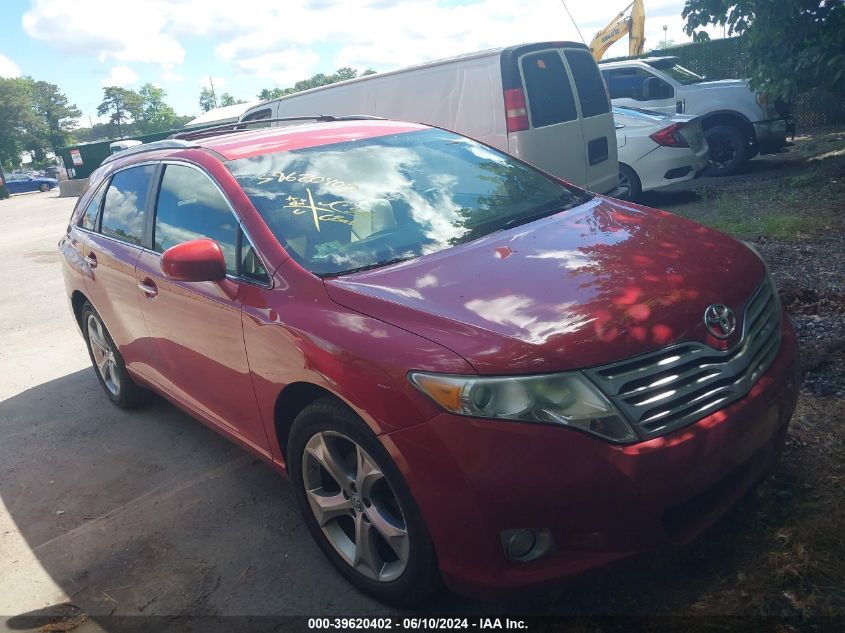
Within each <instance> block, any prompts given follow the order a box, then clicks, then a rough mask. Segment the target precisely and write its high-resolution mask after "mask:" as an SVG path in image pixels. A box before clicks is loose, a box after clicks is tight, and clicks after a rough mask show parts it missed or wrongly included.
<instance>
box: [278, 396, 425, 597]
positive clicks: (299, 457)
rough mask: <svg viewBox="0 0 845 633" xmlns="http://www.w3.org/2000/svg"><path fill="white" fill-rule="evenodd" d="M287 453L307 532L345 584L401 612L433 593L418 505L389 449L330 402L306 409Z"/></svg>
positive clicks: (297, 421)
mask: <svg viewBox="0 0 845 633" xmlns="http://www.w3.org/2000/svg"><path fill="white" fill-rule="evenodd" d="M286 453H287V456H288V473H289V474H290V478H291V481H292V482H293V486H294V491H295V494H296V499H297V502H298V504H299V507H300V510H301V511H302V515H303V517H304V519H305V523H306V525H307V526H308V530H309V531H310V532H311V535H312V536H313V537H314V540H315V541H317V544H318V545H319V547H320V549H321V550H322V551H323V554H325V556H326V557H327V558H328V559H329V561H330V562H331V563H332V565H334V566H335V568H336V569H337V570H338V571H339V572H340V573H341V574H342V575H343V576H344V577H345V578H346V579H347V580H348V581H349V582H351V583H352V584H353V585H355V586H356V587H357V588H358V589H360V590H361V591H363V592H364V593H367V594H369V595H371V596H373V597H374V598H376V599H378V600H381V601H384V602H388V603H391V604H396V605H402V606H410V605H413V604H419V603H421V602H423V601H425V600H427V599H428V598H430V597H431V596H432V595H433V594H434V593H435V592H436V591H437V590H438V589H439V587H440V576H439V573H438V569H437V558H436V556H435V552H434V546H433V545H432V543H431V538H430V537H429V535H428V530H427V529H426V527H425V524H424V523H423V520H422V517H421V515H420V512H419V510H418V508H417V506H416V503H415V502H414V500H413V497H412V496H411V493H410V491H409V490H408V487H407V485H406V484H405V481H404V479H403V478H402V476H401V474H400V473H399V469H398V468H397V467H396V466H395V464H394V463H393V460H392V459H391V458H390V455H389V454H388V452H387V450H386V449H385V448H384V446H382V444H381V442H379V440H378V439H377V438H376V437H375V436H374V435H373V434H372V432H371V431H370V429H369V428H368V427H367V425H366V424H365V423H364V422H363V420H361V419H360V418H359V417H358V416H357V415H356V414H355V413H354V412H353V411H351V410H350V409H349V408H347V407H346V406H345V405H344V404H343V403H341V402H339V401H338V400H336V399H335V398H332V397H325V398H321V399H320V400H317V401H316V402H314V403H312V404H310V405H309V406H307V407H306V408H305V409H303V410H302V412H301V413H300V414H299V415H298V416H297V417H296V419H295V420H294V422H293V426H292V427H291V431H290V439H289V441H288V445H287V451H286ZM319 499H326V500H331V501H330V502H329V503H325V504H322V505H321V504H320V502H319ZM318 515H319V517H320V518H318ZM385 535H387V536H385ZM388 539H389V540H388ZM363 543H367V544H368V546H367V547H365V548H364V547H361V544H363Z"/></svg>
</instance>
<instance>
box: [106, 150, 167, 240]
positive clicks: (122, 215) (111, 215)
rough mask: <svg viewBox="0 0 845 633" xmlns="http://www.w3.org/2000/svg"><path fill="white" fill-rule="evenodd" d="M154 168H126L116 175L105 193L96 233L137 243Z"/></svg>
mask: <svg viewBox="0 0 845 633" xmlns="http://www.w3.org/2000/svg"><path fill="white" fill-rule="evenodd" d="M155 169H156V168H155V165H143V166H140V167H130V168H128V169H124V170H122V171H119V172H117V173H116V174H115V175H114V176H113V177H112V180H111V184H109V188H108V190H107V191H106V200H105V203H104V204H103V221H102V228H101V229H100V232H101V233H102V234H103V235H107V236H109V237H114V238H117V239H119V240H123V241H125V242H130V243H132V244H139V245H140V244H141V242H142V239H143V234H144V208H145V207H146V202H147V192H148V191H149V188H150V182H151V181H152V179H153V175H154V174H155Z"/></svg>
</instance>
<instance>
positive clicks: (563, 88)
mask: <svg viewBox="0 0 845 633" xmlns="http://www.w3.org/2000/svg"><path fill="white" fill-rule="evenodd" d="M521 63H522V75H523V77H524V78H525V89H526V91H527V92H528V105H529V107H530V108H531V125H533V126H534V127H544V126H546V125H553V124H555V123H562V122H564V121H574V120H575V119H577V118H578V114H577V112H576V111H575V99H574V97H573V96H572V88H571V86H570V84H569V76H568V75H567V74H566V69H565V68H564V67H563V60H562V59H561V58H560V54H559V53H558V52H557V51H543V52H542V53H532V54H531V55H526V56H525V57H523V58H522V62H521Z"/></svg>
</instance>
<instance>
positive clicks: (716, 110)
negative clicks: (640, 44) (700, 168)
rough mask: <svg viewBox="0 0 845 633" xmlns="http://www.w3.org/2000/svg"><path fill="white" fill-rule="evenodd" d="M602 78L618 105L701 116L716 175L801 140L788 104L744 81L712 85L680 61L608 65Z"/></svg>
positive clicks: (631, 61) (603, 66) (651, 59)
mask: <svg viewBox="0 0 845 633" xmlns="http://www.w3.org/2000/svg"><path fill="white" fill-rule="evenodd" d="M600 68H601V74H602V76H603V77H604V81H605V83H606V84H607V91H608V93H609V94H610V100H611V103H613V105H615V106H626V107H632V108H648V109H649V110H658V111H660V112H663V113H665V114H670V115H671V114H675V113H680V114H691V115H693V116H697V117H700V120H701V126H702V127H703V128H704V134H705V136H706V137H707V142H708V143H709V144H710V148H711V151H710V169H709V174H708V175H712V176H728V175H730V174H735V173H736V172H737V171H739V170H740V169H742V166H743V165H744V164H745V162H746V161H748V160H749V159H751V158H753V157H754V156H755V155H757V154H758V153H759V154H771V153H775V152H778V151H780V149H781V148H782V147H783V146H785V145H786V144H787V143H786V137H787V135H788V134H790V133H791V134H792V136H795V122H794V121H793V120H792V117H791V115H790V113H789V107H788V106H787V104H785V103H783V102H781V101H776V100H773V99H769V98H768V97H767V96H766V95H764V94H758V93H756V92H754V91H753V90H751V88H750V87H749V84H748V81H747V80H744V79H722V80H719V81H708V80H707V79H705V78H704V77H702V76H700V75H697V74H695V73H694V72H692V71H691V70H687V69H686V68H684V67H683V66H680V65H678V58H677V57H647V58H645V59H628V60H624V61H619V62H605V63H602V64H601V66H600Z"/></svg>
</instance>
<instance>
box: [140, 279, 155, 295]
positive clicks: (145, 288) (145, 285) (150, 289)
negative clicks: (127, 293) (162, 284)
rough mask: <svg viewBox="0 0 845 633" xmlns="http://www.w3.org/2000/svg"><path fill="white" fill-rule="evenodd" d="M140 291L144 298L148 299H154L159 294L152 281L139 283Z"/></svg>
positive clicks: (147, 280)
mask: <svg viewBox="0 0 845 633" xmlns="http://www.w3.org/2000/svg"><path fill="white" fill-rule="evenodd" d="M138 290H140V291H141V292H143V293H144V296H145V297H147V298H148V299H152V298H153V297H155V296H156V295H157V294H158V288H156V285H155V284H154V283H153V282H152V280H150V279H145V280H144V281H139V282H138Z"/></svg>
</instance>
